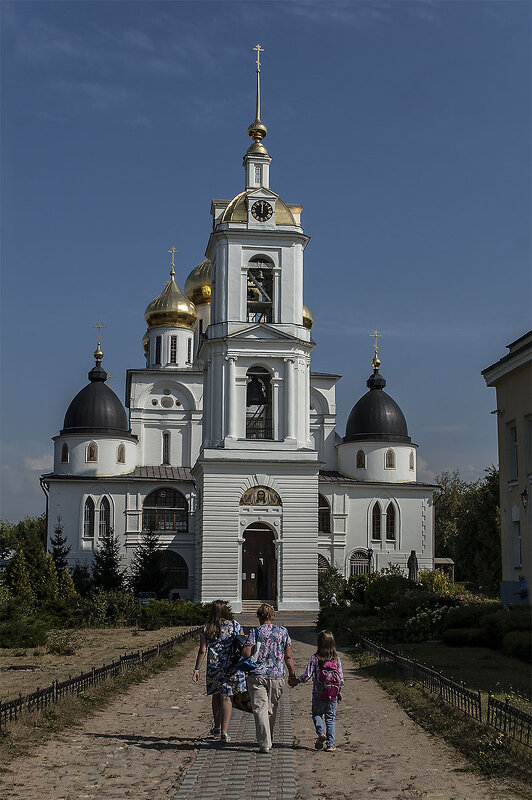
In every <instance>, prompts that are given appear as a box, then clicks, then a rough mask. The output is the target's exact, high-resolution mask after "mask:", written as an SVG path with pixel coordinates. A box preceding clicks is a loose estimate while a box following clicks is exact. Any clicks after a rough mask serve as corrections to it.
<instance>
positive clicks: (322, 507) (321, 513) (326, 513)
mask: <svg viewBox="0 0 532 800" xmlns="http://www.w3.org/2000/svg"><path fill="white" fill-rule="evenodd" d="M318 531H319V532H320V533H330V532H331V506H330V504H329V501H328V500H327V498H326V497H325V495H323V494H318Z"/></svg>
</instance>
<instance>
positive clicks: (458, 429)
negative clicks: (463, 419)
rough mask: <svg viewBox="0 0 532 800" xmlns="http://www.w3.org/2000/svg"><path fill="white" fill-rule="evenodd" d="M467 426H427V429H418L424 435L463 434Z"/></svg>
mask: <svg viewBox="0 0 532 800" xmlns="http://www.w3.org/2000/svg"><path fill="white" fill-rule="evenodd" d="M468 428H469V425H461V424H457V425H429V427H427V428H420V430H421V431H423V432H424V433H463V432H464V431H467V429H468Z"/></svg>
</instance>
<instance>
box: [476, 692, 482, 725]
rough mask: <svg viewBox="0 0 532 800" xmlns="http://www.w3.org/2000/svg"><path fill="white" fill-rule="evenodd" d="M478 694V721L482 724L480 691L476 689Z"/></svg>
mask: <svg viewBox="0 0 532 800" xmlns="http://www.w3.org/2000/svg"><path fill="white" fill-rule="evenodd" d="M477 692H478V721H479V722H482V694H481V692H480V689H477Z"/></svg>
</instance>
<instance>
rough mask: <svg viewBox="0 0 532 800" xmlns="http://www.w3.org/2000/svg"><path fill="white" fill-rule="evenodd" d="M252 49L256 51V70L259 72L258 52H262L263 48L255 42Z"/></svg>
mask: <svg viewBox="0 0 532 800" xmlns="http://www.w3.org/2000/svg"><path fill="white" fill-rule="evenodd" d="M253 49H254V50H256V51H257V72H260V54H261V53H264V48H263V47H261V46H260V44H256V45H255V47H254V48H253Z"/></svg>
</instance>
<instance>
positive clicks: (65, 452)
mask: <svg viewBox="0 0 532 800" xmlns="http://www.w3.org/2000/svg"><path fill="white" fill-rule="evenodd" d="M61 464H68V445H67V443H66V442H63V446H62V447H61Z"/></svg>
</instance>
